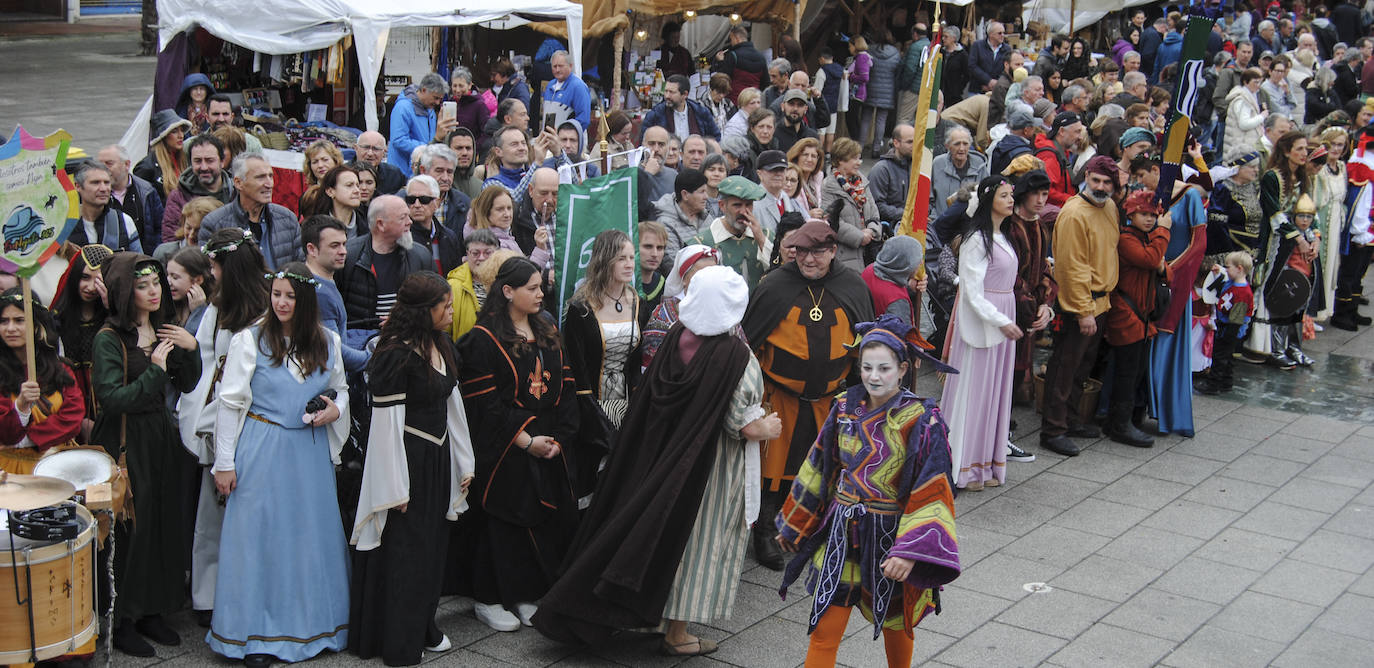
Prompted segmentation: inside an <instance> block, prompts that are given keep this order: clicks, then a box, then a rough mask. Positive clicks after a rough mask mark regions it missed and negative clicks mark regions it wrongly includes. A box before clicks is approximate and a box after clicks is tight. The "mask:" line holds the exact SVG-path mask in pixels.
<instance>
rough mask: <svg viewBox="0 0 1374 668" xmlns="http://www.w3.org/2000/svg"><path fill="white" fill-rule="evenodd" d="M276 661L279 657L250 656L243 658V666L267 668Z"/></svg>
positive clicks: (265, 655)
mask: <svg viewBox="0 0 1374 668" xmlns="http://www.w3.org/2000/svg"><path fill="white" fill-rule="evenodd" d="M276 660H277V657H275V656H272V655H271V654H249V655H248V656H245V657H243V665H245V666H249V667H250V668H267V667H268V666H270V665H272V663H273V662H274V661H276Z"/></svg>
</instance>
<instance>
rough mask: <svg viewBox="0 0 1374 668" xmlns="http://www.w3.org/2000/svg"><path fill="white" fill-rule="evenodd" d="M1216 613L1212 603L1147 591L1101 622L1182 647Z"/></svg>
mask: <svg viewBox="0 0 1374 668" xmlns="http://www.w3.org/2000/svg"><path fill="white" fill-rule="evenodd" d="M1219 610H1221V606H1219V605H1217V604H1215V603H1208V602H1206V601H1200V600H1198V599H1195V598H1189V597H1187V596H1181V595H1179V594H1174V593H1171V592H1167V591H1164V590H1162V589H1156V588H1154V587H1147V588H1145V589H1142V590H1141V591H1140V592H1138V593H1137V594H1136V595H1135V596H1132V597H1131V600H1129V601H1126V602H1125V603H1123V604H1121V605H1118V606H1117V607H1116V609H1114V610H1113V611H1112V612H1111V613H1110V614H1108V615H1107V616H1106V617H1104V618H1103V620H1102V621H1104V622H1106V623H1108V624H1112V625H1115V626H1119V627H1122V628H1127V629H1134V630H1136V631H1140V632H1141V633H1148V634H1150V635H1152V636H1158V637H1160V638H1164V639H1166V640H1171V641H1173V642H1175V643H1181V642H1183V641H1184V640H1187V639H1188V636H1191V635H1192V634H1193V632H1194V631H1197V630H1198V629H1199V628H1201V627H1202V625H1203V624H1205V623H1207V620H1209V619H1211V618H1212V616H1213V615H1215V614H1217V612H1218V611H1219Z"/></svg>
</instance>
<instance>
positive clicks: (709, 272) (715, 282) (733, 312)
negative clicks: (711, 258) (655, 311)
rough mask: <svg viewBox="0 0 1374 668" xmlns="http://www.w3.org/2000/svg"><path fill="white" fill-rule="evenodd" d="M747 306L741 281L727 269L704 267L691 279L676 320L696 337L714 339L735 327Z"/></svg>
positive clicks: (745, 291)
mask: <svg viewBox="0 0 1374 668" xmlns="http://www.w3.org/2000/svg"><path fill="white" fill-rule="evenodd" d="M747 306H749V286H748V285H745V283H744V278H743V277H741V276H740V275H739V274H738V273H736V272H735V270H734V269H731V268H729V267H722V266H719V265H717V266H714V267H705V268H703V269H702V270H701V271H699V272H697V275H696V276H693V277H692V285H691V287H690V288H688V290H687V296H686V297H684V298H683V299H682V304H681V305H679V306H678V319H679V320H680V321H681V322H682V326H684V327H686V328H687V329H689V330H691V331H692V333H693V334H696V335H697V336H716V335H718V334H724V333H726V332H728V331H730V329H731V328H733V327H734V326H735V325H738V324H739V323H740V321H741V320H743V319H744V309H745V307H747Z"/></svg>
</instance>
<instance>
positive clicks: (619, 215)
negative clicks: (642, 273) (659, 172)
mask: <svg viewBox="0 0 1374 668" xmlns="http://www.w3.org/2000/svg"><path fill="white" fill-rule="evenodd" d="M638 184H639V169H638V168H635V167H626V168H623V169H617V170H615V171H613V172H611V173H609V174H607V175H605V176H598V177H596V178H594V179H587V180H586V181H583V182H582V183H580V184H571V183H564V184H561V185H559V186H558V223H557V225H558V233H557V234H556V235H555V237H556V238H555V243H554V267H555V268H556V270H557V274H556V275H555V277H554V278H555V279H557V281H556V284H555V288H554V289H555V290H557V291H558V292H557V294H558V313H557V315H558V321H559V322H563V311H564V309H565V308H566V306H567V304H568V300H569V299H572V296H573V292H575V291H576V290H577V286H578V284H579V283H581V282H582V277H583V275H584V274H585V273H586V271H587V264H588V263H589V262H591V260H592V242H593V241H595V240H596V235H598V234H601V233H602V232H605V231H606V230H620V231H622V232H624V233H625V234H628V235H629V236H630V240H631V243H632V244H633V245H634V247H635V264H636V266H638V264H639V262H638V259H639V241H638V239H639V235H638V229H639V213H638V212H639V189H638Z"/></svg>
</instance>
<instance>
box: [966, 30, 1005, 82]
mask: <svg viewBox="0 0 1374 668" xmlns="http://www.w3.org/2000/svg"><path fill="white" fill-rule="evenodd" d="M1006 38H1007V29H1006V27H1005V26H1003V25H1002V24H1001V23H999V22H997V21H989V22H988V36H987V38H986V39H980V40H978V41H976V42H974V43H973V47H972V48H970V49H969V55H968V68H969V74H970V77H969V90H970V92H971V91H973V90H974V88H973V87H974V86H977V87H978V88H977V90H978V91H980V92H986V91H988V90H991V89H992V87H993V86H994V85H995V84H996V83H997V77H999V76H1001V75H1002V63H1003V62H1005V61H1006V59H1007V55H1008V54H1010V53H1011V45H1010V44H1007V43H1006Z"/></svg>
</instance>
